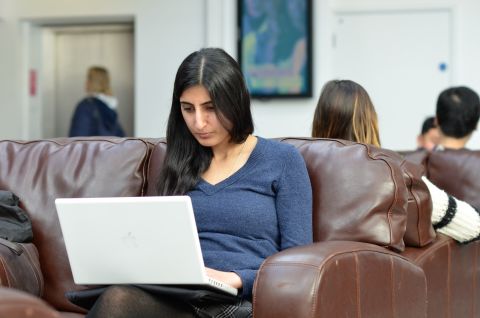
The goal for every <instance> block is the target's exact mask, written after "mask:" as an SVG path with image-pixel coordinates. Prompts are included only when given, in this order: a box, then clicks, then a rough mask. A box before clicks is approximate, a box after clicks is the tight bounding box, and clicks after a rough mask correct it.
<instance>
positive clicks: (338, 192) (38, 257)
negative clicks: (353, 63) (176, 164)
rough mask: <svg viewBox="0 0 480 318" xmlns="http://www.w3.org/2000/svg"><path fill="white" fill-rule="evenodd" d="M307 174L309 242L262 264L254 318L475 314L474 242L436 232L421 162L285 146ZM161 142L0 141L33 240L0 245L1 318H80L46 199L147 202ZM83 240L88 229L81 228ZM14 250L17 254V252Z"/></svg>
mask: <svg viewBox="0 0 480 318" xmlns="http://www.w3.org/2000/svg"><path fill="white" fill-rule="evenodd" d="M281 141H282V142H287V143H290V144H293V145H294V146H295V147H297V148H298V149H299V151H300V152H301V154H302V155H303V157H304V159H305V161H306V164H307V168H308V171H309V175H310V179H311V183H312V193H313V199H314V202H313V203H314V206H313V232H314V241H315V243H314V244H312V245H309V246H302V247H297V248H292V249H289V250H286V251H282V252H280V253H278V254H276V255H273V256H271V257H270V258H268V259H267V260H266V261H265V262H264V264H263V265H262V267H261V269H260V270H259V273H258V275H257V279H256V282H255V286H254V298H253V304H254V316H255V317H299V318H303V317H369V318H370V317H382V318H385V317H478V316H480V308H478V306H477V303H478V300H479V298H480V287H479V286H480V284H479V279H480V278H479V277H480V275H479V270H480V267H479V265H478V264H479V263H480V262H479V252H478V246H479V244H478V243H476V242H475V243H471V244H469V245H459V244H456V243H455V242H454V241H452V240H451V239H449V238H447V237H445V236H442V235H436V234H435V232H434V231H433V229H432V225H431V222H430V221H429V220H430V213H431V201H430V197H429V196H428V190H427V189H426V187H425V185H424V184H423V183H422V182H421V181H420V176H421V174H422V172H423V171H422V169H421V166H416V165H412V164H410V163H409V162H408V161H406V160H404V159H403V158H402V157H401V156H400V155H398V154H397V153H394V152H392V151H388V150H384V149H379V148H375V147H370V146H367V145H363V144H356V143H352V142H346V141H340V140H328V139H310V138H284V139H281ZM165 149H166V144H165V143H164V141H163V140H161V139H137V138H126V139H122V138H84V139H81V138H79V139H73V138H71V139H69V138H66V139H54V140H40V141H31V142H20V141H0V189H4V190H10V191H12V192H14V193H15V194H17V195H18V196H19V197H20V200H21V206H22V207H23V208H24V209H25V210H26V211H27V213H28V214H29V216H30V218H31V219H32V223H33V230H34V241H33V243H30V244H22V245H21V247H20V248H21V249H22V250H23V253H21V254H20V253H18V251H17V253H15V252H14V251H12V250H11V249H10V248H8V247H6V246H3V245H1V244H0V285H2V287H0V317H12V318H16V317H83V316H84V310H82V309H81V308H79V307H77V306H75V305H73V304H71V303H69V302H68V301H67V300H66V299H65V296H64V293H65V292H66V291H68V290H74V289H83V288H86V286H77V285H75V284H74V282H73V279H72V275H71V271H70V267H69V263H68V258H67V255H66V251H65V246H64V243H63V238H62V235H61V231H60V228H59V224H58V219H57V216H56V211H55V207H54V199H55V198H57V197H93V196H143V195H154V194H155V180H156V178H157V176H158V173H159V170H160V168H161V164H162V161H163V157H164V154H165ZM85 231H86V234H87V233H88V232H87V229H86V230H85ZM17 254H20V255H17Z"/></svg>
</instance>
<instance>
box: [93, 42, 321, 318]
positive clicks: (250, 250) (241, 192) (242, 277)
mask: <svg viewBox="0 0 480 318" xmlns="http://www.w3.org/2000/svg"><path fill="white" fill-rule="evenodd" d="M252 133H253V120H252V115H251V112H250V97H249V92H248V90H247V87H246V85H245V81H244V78H243V75H242V72H241V70H240V67H239V65H238V64H237V62H236V61H235V60H234V59H233V58H232V57H231V56H229V55H228V54H227V53H226V52H224V51H223V50H221V49H215V48H206V49H202V50H199V51H196V52H194V53H192V54H190V55H189V56H188V57H187V58H186V59H185V60H184V61H183V62H182V64H181V65H180V67H179V69H178V71H177V75H176V78H175V84H174V90H173V97H172V106H171V110H170V116H169V120H168V127H167V144H168V148H167V153H166V158H165V161H164V165H163V170H162V171H161V175H160V179H159V182H158V190H159V194H160V195H185V194H186V195H188V196H190V197H191V199H192V203H193V208H194V211H195V219H196V223H197V228H198V232H199V237H200V242H201V247H202V253H203V257H204V262H205V265H206V267H207V274H208V275H209V276H210V277H212V278H214V279H217V280H220V281H222V282H224V283H226V284H229V285H231V286H233V287H235V288H238V289H239V292H240V296H239V297H238V298H237V299H236V301H235V302H233V303H231V302H221V301H209V302H202V303H195V301H193V302H192V301H185V299H181V297H168V296H160V295H158V294H151V293H148V292H146V291H144V290H142V289H139V288H136V287H132V286H111V287H109V288H108V289H107V290H106V291H105V292H104V293H103V294H102V295H101V296H100V297H99V299H98V300H97V301H96V303H95V305H94V306H93V307H92V309H91V310H90V312H89V313H88V316H87V317H251V316H252V304H251V302H250V301H251V298H252V288H253V283H254V280H255V277H256V273H257V270H258V268H259V267H260V265H261V263H262V262H263V261H264V260H265V259H266V258H267V257H268V256H270V255H272V254H274V253H276V252H278V251H281V250H284V249H286V248H289V247H293V246H298V245H305V244H309V243H311V242H312V211H311V210H312V198H311V188H310V180H309V177H308V173H307V169H306V167H305V162H304V161H303V158H302V157H301V155H300V154H299V153H298V151H297V150H296V149H295V148H294V147H293V146H291V145H288V144H283V143H280V142H276V141H272V140H267V139H264V138H261V137H258V136H254V135H253V134H252Z"/></svg>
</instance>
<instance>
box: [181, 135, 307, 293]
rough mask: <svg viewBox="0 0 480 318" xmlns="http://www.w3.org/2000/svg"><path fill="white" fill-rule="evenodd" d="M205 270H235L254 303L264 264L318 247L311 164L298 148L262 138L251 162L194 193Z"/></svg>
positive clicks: (249, 159)
mask: <svg viewBox="0 0 480 318" xmlns="http://www.w3.org/2000/svg"><path fill="white" fill-rule="evenodd" d="M187 195H189V196H190V197H191V199H192V204H193V208H194V211H195V219H196V223H197V230H198V233H199V237H200V244H201V247H202V253H203V258H204V262H205V266H207V267H211V268H213V269H217V270H221V271H232V272H235V273H237V274H238V275H239V276H240V278H241V279H242V284H243V288H242V297H243V298H246V299H251V297H252V288H253V283H254V280H255V277H256V273H257V270H258V268H259V267H260V265H261V263H262V262H263V261H264V260H265V259H266V258H267V257H268V256H270V255H272V254H274V253H276V252H279V251H281V250H284V249H286V248H289V247H293V246H298V245H305V244H309V243H311V242H312V190H311V186H310V179H309V177H308V173H307V169H306V166H305V161H304V160H303V158H302V156H301V155H300V153H299V152H298V151H297V149H295V147H293V146H292V145H289V144H285V143H280V142H278V141H274V140H268V139H264V138H261V137H257V144H256V146H255V148H254V149H253V151H252V153H251V154H250V156H249V158H248V160H247V162H246V163H245V164H244V165H243V166H242V167H241V168H240V169H239V170H238V171H237V172H235V173H234V174H233V175H231V176H230V177H228V178H226V179H225V180H223V181H221V182H219V183H217V184H215V185H212V184H210V183H208V182H206V181H205V180H203V179H201V180H200V181H199V182H198V184H197V185H196V186H195V188H194V189H193V190H192V191H190V192H188V193H187Z"/></svg>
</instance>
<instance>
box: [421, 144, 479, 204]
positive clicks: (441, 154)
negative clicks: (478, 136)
mask: <svg viewBox="0 0 480 318" xmlns="http://www.w3.org/2000/svg"><path fill="white" fill-rule="evenodd" d="M427 176H428V178H429V179H430V181H432V183H433V184H435V185H436V186H437V187H439V188H440V189H443V190H445V191H446V192H447V193H449V194H451V195H453V196H455V197H456V198H458V199H460V200H463V201H466V202H468V203H470V204H471V205H473V206H474V207H476V208H477V209H480V195H479V194H480V151H478V150H468V149H460V150H453V149H446V150H442V151H433V152H431V153H430V155H429V158H428V162H427Z"/></svg>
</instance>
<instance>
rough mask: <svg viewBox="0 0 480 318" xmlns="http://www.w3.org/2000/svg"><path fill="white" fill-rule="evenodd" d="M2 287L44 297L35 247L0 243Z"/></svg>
mask: <svg viewBox="0 0 480 318" xmlns="http://www.w3.org/2000/svg"><path fill="white" fill-rule="evenodd" d="M0 285H1V286H5V287H9V288H16V289H19V290H23V291H26V292H28V293H30V294H33V295H36V296H39V297H41V296H42V295H43V287H44V280H43V275H42V272H41V269H40V262H39V258H38V251H37V248H36V247H35V245H33V244H32V243H10V242H8V241H7V242H4V241H2V242H0Z"/></svg>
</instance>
